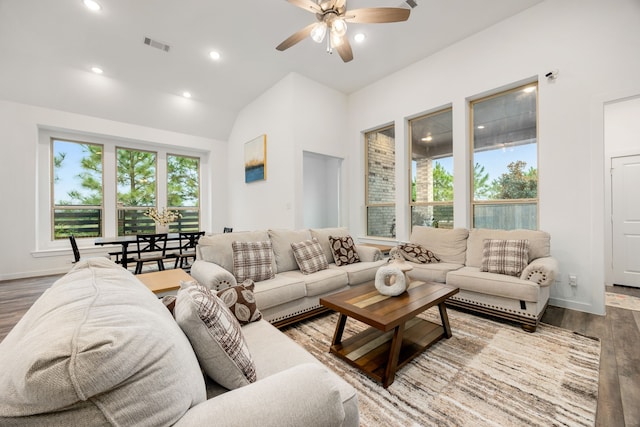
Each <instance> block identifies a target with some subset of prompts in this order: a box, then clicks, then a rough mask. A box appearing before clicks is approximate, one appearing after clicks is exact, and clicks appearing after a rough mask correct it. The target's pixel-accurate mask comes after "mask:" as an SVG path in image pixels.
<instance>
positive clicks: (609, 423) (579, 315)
mask: <svg viewBox="0 0 640 427" xmlns="http://www.w3.org/2000/svg"><path fill="white" fill-rule="evenodd" d="M59 277H61V276H59V275H58V276H47V277H36V278H30V279H20V280H9V281H4V282H0V340H2V339H4V337H5V336H6V335H7V334H8V333H9V331H10V330H11V328H13V326H14V325H15V324H16V323H17V322H18V320H20V318H21V317H22V315H23V314H24V313H25V312H26V311H27V310H28V309H29V307H30V306H31V305H32V304H33V302H34V301H35V300H36V299H37V298H38V297H39V296H40V295H41V294H42V292H44V290H45V289H46V288H48V287H49V286H51V284H52V283H53V282H54V281H55V280H57V279H58V278H59ZM607 291H608V292H616V293H620V294H626V295H631V296H636V297H640V289H637V288H626V287H620V286H613V287H611V286H607ZM542 321H543V322H544V323H547V324H550V325H554V326H558V327H561V328H565V329H569V330H572V331H575V332H577V333H580V334H583V335H588V336H591V337H597V338H599V339H600V340H601V343H602V352H601V355H600V384H599V391H598V414H597V420H596V426H602V427H623V426H627V427H631V426H634V427H637V426H640V405H638V401H639V400H640V311H632V310H625V309H621V308H616V307H607V314H606V316H596V315H593V314H588V313H583V312H579V311H574V310H568V309H564V308H559V307H553V306H549V307H548V308H547V311H546V312H545V315H544V317H543V318H542Z"/></svg>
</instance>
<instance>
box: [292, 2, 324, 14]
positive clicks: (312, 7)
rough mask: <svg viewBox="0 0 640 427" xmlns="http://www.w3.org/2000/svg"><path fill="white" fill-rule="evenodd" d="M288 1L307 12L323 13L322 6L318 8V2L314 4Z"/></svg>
mask: <svg viewBox="0 0 640 427" xmlns="http://www.w3.org/2000/svg"><path fill="white" fill-rule="evenodd" d="M288 1H289V3H291V4H292V5H294V6H298V7H299V8H301V9H304V10H306V11H309V12H313V13H322V9H320V6H318V4H317V3H316V2H313V1H311V0H288Z"/></svg>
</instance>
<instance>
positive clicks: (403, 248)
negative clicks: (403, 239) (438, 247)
mask: <svg viewBox="0 0 640 427" xmlns="http://www.w3.org/2000/svg"><path fill="white" fill-rule="evenodd" d="M398 250H399V251H400V253H401V254H402V256H403V257H404V259H406V260H407V261H411V262H415V263H418V264H427V263H430V262H440V258H438V257H437V256H436V255H435V254H434V253H433V252H431V251H430V250H429V249H427V248H425V247H424V246H422V245H420V244H417V243H401V244H399V245H398Z"/></svg>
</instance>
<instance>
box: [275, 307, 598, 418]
mask: <svg viewBox="0 0 640 427" xmlns="http://www.w3.org/2000/svg"><path fill="white" fill-rule="evenodd" d="M448 313H449V320H450V322H451V328H452V331H453V337H452V338H450V339H443V340H441V341H439V342H438V343H436V344H434V345H433V346H432V347H430V348H429V349H427V350H426V351H425V352H424V353H422V354H421V355H420V356H418V357H417V358H415V359H414V360H413V361H411V362H410V363H409V364H407V365H406V366H404V367H403V368H402V369H401V370H399V371H398V373H397V374H396V379H395V382H394V383H393V384H391V385H390V386H389V388H388V389H386V390H385V389H384V388H383V387H382V386H381V385H380V384H379V383H377V382H375V381H374V380H372V379H370V378H369V377H367V376H366V375H365V374H363V373H361V372H360V371H358V370H357V369H355V368H352V367H351V366H350V365H348V364H347V363H345V362H344V361H342V360H341V359H339V358H337V357H336V356H334V355H332V354H330V353H328V349H329V344H330V342H331V337H332V336H333V332H334V328H335V325H336V321H337V314H336V313H332V314H329V315H325V316H322V317H318V318H315V319H311V320H308V321H305V322H302V323H299V324H297V325H295V326H293V327H290V328H288V329H286V330H284V332H285V333H286V334H287V335H288V336H289V337H291V338H292V339H293V340H294V341H296V342H298V343H299V344H301V345H302V346H303V347H305V348H306V349H307V350H308V351H309V352H311V353H312V354H313V355H314V356H315V357H316V358H318V359H319V360H320V361H321V362H322V363H324V364H325V365H326V366H328V367H329V368H330V369H332V370H333V371H334V372H336V373H337V374H338V375H339V376H340V377H342V378H344V379H345V380H346V381H348V382H349V383H351V384H352V385H353V386H354V387H355V388H356V389H357V391H358V400H359V408H360V424H361V425H362V426H545V427H546V426H552V425H553V426H559V425H565V426H593V425H594V424H595V416H596V408H597V396H598V370H599V360H600V342H599V341H598V340H597V339H593V338H589V337H585V336H582V335H579V334H576V333H573V332H571V331H568V330H565V329H560V328H557V327H554V326H549V325H546V324H541V325H540V326H539V327H538V329H537V331H536V332H535V333H527V332H524V331H523V330H522V329H521V328H519V327H518V326H515V325H511V324H506V323H500V322H497V321H493V320H489V319H486V318H483V317H479V316H475V315H473V314H468V313H464V312H460V311H456V310H448ZM420 316H421V317H424V318H425V319H427V320H430V321H432V322H436V323H440V320H439V314H438V312H437V309H431V310H428V311H427V312H425V313H423V314H421V315H420ZM365 327H366V326H365V325H363V324H362V323H360V322H357V321H355V320H353V319H349V320H348V321H347V326H346V328H345V332H344V336H343V337H344V338H347V337H349V336H351V335H352V334H354V333H357V332H358V331H361V330H362V329H364V328H365Z"/></svg>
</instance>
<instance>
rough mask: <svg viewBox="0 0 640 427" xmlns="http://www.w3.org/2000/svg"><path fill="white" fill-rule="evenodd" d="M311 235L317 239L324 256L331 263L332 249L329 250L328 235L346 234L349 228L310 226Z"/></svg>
mask: <svg viewBox="0 0 640 427" xmlns="http://www.w3.org/2000/svg"><path fill="white" fill-rule="evenodd" d="M309 231H310V232H311V237H315V238H316V239H318V242H319V243H320V245H321V246H322V251H323V252H324V256H325V257H327V261H328V262H329V263H331V260H332V259H333V251H332V250H331V243H330V242H329V236H336V237H342V236H348V235H349V230H347V228H345V227H332V228H312V229H310V230H309Z"/></svg>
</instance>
